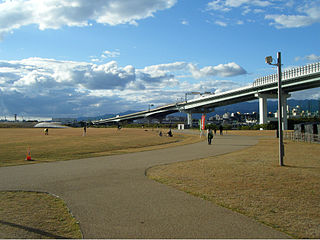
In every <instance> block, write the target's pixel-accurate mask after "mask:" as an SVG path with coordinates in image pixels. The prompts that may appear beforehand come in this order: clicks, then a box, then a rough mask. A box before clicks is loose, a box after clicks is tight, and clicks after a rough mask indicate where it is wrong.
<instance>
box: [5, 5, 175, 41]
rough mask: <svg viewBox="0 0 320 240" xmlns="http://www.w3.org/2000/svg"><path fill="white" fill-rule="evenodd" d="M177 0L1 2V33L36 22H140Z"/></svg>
mask: <svg viewBox="0 0 320 240" xmlns="http://www.w3.org/2000/svg"><path fill="white" fill-rule="evenodd" d="M176 2H177V0H153V1H145V0H135V1H132V0H121V1H113V0H90V1H87V0H72V1H65V0H5V1H2V2H0V35H3V34H4V33H8V32H11V31H12V30H14V29H19V28H20V27H22V26H26V25H30V24H35V25H38V27H39V29H40V30H45V29H59V28H61V27H62V26H78V27H82V26H89V25H90V24H89V21H95V22H97V23H101V24H108V25H112V26H113V25H118V24H132V25H137V24H138V23H137V21H139V20H141V19H145V18H148V17H153V16H154V13H156V12H157V11H159V10H164V9H168V8H171V7H172V6H174V5H175V4H176Z"/></svg>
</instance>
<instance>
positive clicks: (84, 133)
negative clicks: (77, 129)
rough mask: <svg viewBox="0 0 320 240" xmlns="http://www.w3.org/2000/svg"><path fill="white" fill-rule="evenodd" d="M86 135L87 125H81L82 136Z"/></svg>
mask: <svg viewBox="0 0 320 240" xmlns="http://www.w3.org/2000/svg"><path fill="white" fill-rule="evenodd" d="M86 135H87V125H84V127H83V136H84V137H85V136H86Z"/></svg>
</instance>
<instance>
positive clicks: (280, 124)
mask: <svg viewBox="0 0 320 240" xmlns="http://www.w3.org/2000/svg"><path fill="white" fill-rule="evenodd" d="M272 61H273V59H272V57H266V63H268V64H270V65H274V66H277V67H278V132H279V165H280V166H284V163H283V156H284V146H283V132H282V86H281V79H282V72H281V52H278V53H277V63H276V64H273V63H272Z"/></svg>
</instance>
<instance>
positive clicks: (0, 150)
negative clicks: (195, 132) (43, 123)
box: [0, 128, 199, 238]
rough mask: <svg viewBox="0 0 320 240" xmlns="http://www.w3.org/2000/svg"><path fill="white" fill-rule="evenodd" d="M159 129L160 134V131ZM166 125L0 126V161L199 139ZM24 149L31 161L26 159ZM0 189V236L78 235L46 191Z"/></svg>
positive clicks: (108, 151)
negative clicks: (168, 133) (169, 131)
mask: <svg viewBox="0 0 320 240" xmlns="http://www.w3.org/2000/svg"><path fill="white" fill-rule="evenodd" d="M160 130H162V131H163V133H164V135H163V136H162V137H160V136H159V131H160ZM166 131H167V130H165V129H159V130H156V129H154V130H152V129H122V130H117V129H114V128H89V129H87V135H86V136H83V129H80V128H67V129H49V135H47V136H46V135H44V132H43V129H37V128H36V129H35V128H0V166H1V167H5V166H12V165H21V164H31V163H43V162H53V161H60V160H69V159H79V158H88V157H96V156H105V155H112V154H121V153H129V152H137V151H146V150H152V149H159V148H164V147H169V146H177V145H181V144H187V143H192V142H197V141H199V137H198V136H192V135H191V136H189V135H188V136H187V135H182V134H174V136H173V137H172V138H171V137H166V136H165V135H166V134H165V133H166ZM28 149H30V152H31V158H32V161H26V160H25V158H26V154H27V151H28ZM8 190H9V191H3V192H0V238H81V237H82V235H81V231H80V228H79V225H78V223H77V222H76V219H74V217H73V216H72V214H71V213H70V212H69V210H68V208H67V206H66V205H65V204H64V202H63V200H62V199H60V198H57V197H55V196H52V195H50V194H47V193H38V192H23V191H10V189H8Z"/></svg>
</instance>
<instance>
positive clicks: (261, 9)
mask: <svg viewBox="0 0 320 240" xmlns="http://www.w3.org/2000/svg"><path fill="white" fill-rule="evenodd" d="M237 8H239V9H241V11H242V15H243V16H247V15H248V14H260V15H262V14H263V19H265V20H268V21H271V22H270V25H272V26H275V27H276V28H299V27H306V26H310V25H312V24H315V23H320V0H314V1H308V0H301V1H298V0H296V1H294V0H290V1H275V0H214V1H211V2H209V3H208V5H207V9H208V10H211V11H222V12H225V14H228V12H230V14H231V11H232V10H233V9H237ZM289 12H290V14H289ZM232 21H233V22H238V21H239V19H236V20H234V19H233V20H232ZM224 24H226V25H227V24H228V23H226V22H224ZM228 25H229V24H228Z"/></svg>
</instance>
